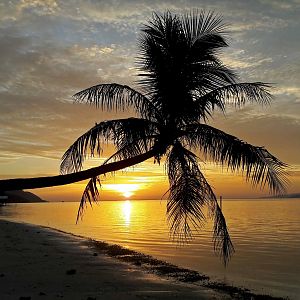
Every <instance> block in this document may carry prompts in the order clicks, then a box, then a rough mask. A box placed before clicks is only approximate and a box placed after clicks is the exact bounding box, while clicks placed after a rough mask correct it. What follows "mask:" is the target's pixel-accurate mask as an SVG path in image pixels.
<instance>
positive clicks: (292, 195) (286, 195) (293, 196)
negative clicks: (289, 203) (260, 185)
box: [261, 193, 300, 199]
mask: <svg viewBox="0 0 300 300" xmlns="http://www.w3.org/2000/svg"><path fill="white" fill-rule="evenodd" d="M261 198H264V199H269V198H300V193H293V194H285V195H278V196H267V197H261Z"/></svg>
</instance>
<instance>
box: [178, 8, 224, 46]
mask: <svg viewBox="0 0 300 300" xmlns="http://www.w3.org/2000/svg"><path fill="white" fill-rule="evenodd" d="M181 24H182V30H183V32H184V34H185V36H186V38H187V39H188V40H189V41H190V43H191V46H193V45H195V43H199V42H200V43H201V44H202V45H203V44H206V45H208V46H210V47H211V48H219V47H226V46H227V43H226V41H225V39H224V38H223V36H224V34H226V27H227V25H226V24H224V21H223V18H222V17H221V16H220V15H216V14H215V13H214V12H205V11H204V10H201V11H200V12H199V11H198V10H194V11H193V12H191V13H190V14H186V15H185V16H184V17H183V18H182V19H181ZM203 42H204V43H203Z"/></svg>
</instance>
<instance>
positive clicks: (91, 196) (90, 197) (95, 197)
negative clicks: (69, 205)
mask: <svg viewBox="0 0 300 300" xmlns="http://www.w3.org/2000/svg"><path fill="white" fill-rule="evenodd" d="M97 184H98V185H99V187H100V188H101V182H100V178H99V177H98V176H96V177H92V178H91V179H90V180H89V182H88V184H87V185H86V187H85V189H84V192H83V194H82V197H81V200H80V205H79V208H78V212H77V218H76V223H78V221H79V219H82V217H83V213H84V211H85V209H86V207H87V204H89V205H90V206H91V207H92V205H93V203H97V202H98V201H99V190H98V187H97Z"/></svg>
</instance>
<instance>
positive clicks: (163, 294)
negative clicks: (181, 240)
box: [0, 220, 230, 300]
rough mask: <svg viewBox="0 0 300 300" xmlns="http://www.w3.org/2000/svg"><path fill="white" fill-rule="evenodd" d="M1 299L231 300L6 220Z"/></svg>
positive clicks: (78, 241) (79, 241) (72, 239)
mask: <svg viewBox="0 0 300 300" xmlns="http://www.w3.org/2000/svg"><path fill="white" fill-rule="evenodd" d="M0 238H1V246H0V299H3V300H10V299H23V300H24V299H84V300H93V299H97V300H98V299H110V300H112V299H119V300H120V299H230V297H229V296H227V295H225V294H221V293H218V292H216V291H214V290H212V289H209V288H205V287H199V286H197V285H194V284H187V283H180V282H175V281H173V280H167V279H165V278H162V277H160V276H157V275H154V274H149V273H147V272H144V271H143V270H142V269H141V268H140V267H139V266H134V265H131V264H128V263H126V262H122V261H120V260H117V259H115V258H112V257H109V256H108V255H105V254H103V253H101V251H98V252H95V249H94V248H93V247H90V246H89V244H88V241H87V239H85V238H80V237H76V236H73V235H71V234H66V233H62V232H58V231H56V230H53V229H49V228H44V227H39V226H34V225H29V224H20V223H12V222H7V221H1V220H0Z"/></svg>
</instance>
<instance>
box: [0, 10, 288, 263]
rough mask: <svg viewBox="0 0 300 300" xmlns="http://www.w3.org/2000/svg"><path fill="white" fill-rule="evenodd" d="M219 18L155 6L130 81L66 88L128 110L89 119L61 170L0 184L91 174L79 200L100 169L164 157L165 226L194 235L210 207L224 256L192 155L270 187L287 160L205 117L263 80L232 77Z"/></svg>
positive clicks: (245, 98)
mask: <svg viewBox="0 0 300 300" xmlns="http://www.w3.org/2000/svg"><path fill="white" fill-rule="evenodd" d="M225 29H226V27H225V25H224V23H223V21H222V18H221V17H220V16H217V15H215V14H213V13H205V12H203V11H201V12H200V13H198V12H194V13H192V14H190V15H185V16H182V17H181V16H178V15H174V14H171V13H169V12H167V13H165V14H164V15H158V14H154V15H153V18H152V20H151V21H150V22H149V23H148V24H147V25H145V26H144V27H143V29H142V34H141V36H140V39H139V47H140V48H139V56H138V59H137V63H138V69H139V74H138V76H139V79H138V81H137V84H138V89H133V88H131V87H129V86H126V85H120V84H117V83H111V84H99V85H96V86H92V87H90V88H88V89H85V90H83V91H81V92H79V93H77V94H75V95H74V98H75V100H76V101H77V102H86V103H88V104H91V105H95V106H96V107H98V108H100V109H102V110H107V111H112V110H116V111H120V110H121V111H124V110H128V109H131V110H133V112H134V114H135V116H134V117H131V118H124V119H116V120H109V121H103V122H100V123H96V125H95V126H94V127H92V128H91V129H90V130H88V131H87V132H86V133H85V134H83V135H82V136H80V137H79V138H78V139H77V140H76V141H75V142H74V143H73V144H72V145H71V146H70V147H69V149H68V150H67V151H66V152H65V154H64V155H63V157H62V163H61V173H62V174H64V175H59V176H53V177H42V178H30V179H11V180H3V181H2V182H0V190H1V189H3V190H7V189H16V187H18V188H20V187H21V188H36V187H42V186H53V185H61V184H67V183H71V182H75V181H79V180H83V179H87V178H89V179H90V180H89V182H88V184H87V186H86V188H85V190H84V193H83V195H82V198H81V202H80V207H79V210H78V216H77V220H78V218H80V217H81V216H82V213H83V211H84V208H85V207H86V205H87V203H90V204H92V202H93V201H97V200H98V197H99V191H98V186H99V184H100V177H99V175H101V174H104V173H107V172H112V171H116V170H120V169H123V168H125V167H129V166H132V165H134V164H137V163H140V162H142V161H144V160H146V159H149V158H151V157H152V158H154V161H155V162H158V163H159V162H160V161H161V159H162V158H163V157H164V158H165V164H166V171H167V174H168V177H169V183H170V189H169V191H168V195H169V198H168V203H167V214H168V220H169V222H170V230H171V233H172V234H174V236H177V237H178V238H179V239H180V238H182V239H186V238H189V237H191V236H192V231H193V229H199V228H201V227H202V225H203V223H204V221H205V219H206V216H205V214H204V211H203V208H204V207H207V208H208V212H209V213H208V216H209V217H211V218H213V219H214V233H213V239H214V247H215V250H216V251H218V253H219V254H220V255H221V256H222V258H223V261H224V263H225V264H226V263H227V262H228V259H229V258H230V256H231V254H232V252H233V251H234V248H233V245H232V242H231V239H230V236H229V233H228V229H227V225H226V222H225V218H224V216H223V214H222V211H221V209H220V207H219V205H218V202H217V198H216V196H215V194H214V191H213V189H212V188H211V186H210V185H209V183H208V182H207V180H206V179H205V177H204V175H203V173H202V170H201V166H200V164H199V159H198V157H200V156H201V159H208V160H211V161H214V162H215V163H217V164H220V165H221V166H226V167H227V168H228V169H230V170H231V171H233V172H235V171H241V172H242V173H243V174H244V176H245V178H246V180H249V181H251V182H252V184H254V185H261V186H262V187H264V186H265V185H267V186H268V187H269V189H270V191H271V192H273V193H277V194H278V193H282V192H283V191H284V189H285V183H286V177H285V171H284V169H285V167H286V165H285V164H284V163H283V162H281V161H280V160H278V159H277V158H276V157H274V156H273V155H272V154H270V153H269V152H268V151H267V150H266V149H265V148H263V147H256V146H253V145H250V144H248V143H246V142H244V141H242V140H240V139H238V138H237V137H235V136H232V135H229V134H227V133H225V132H223V131H221V130H219V129H216V128H214V127H212V126H210V125H208V121H209V118H210V117H211V116H212V114H213V112H214V111H215V110H216V109H218V110H220V111H221V112H223V113H224V114H225V112H226V107H227V106H228V105H231V106H232V105H235V106H236V107H241V106H243V105H244V104H246V103H247V102H249V101H250V102H258V103H261V104H268V103H270V101H271V100H272V96H271V94H270V93H269V88H270V86H269V85H268V84H265V83H261V82H254V83H244V82H238V78H237V75H236V74H235V73H234V72H233V71H232V70H231V69H229V68H228V67H226V66H225V65H224V64H222V62H221V61H220V60H219V58H218V53H219V50H220V49H222V48H224V47H227V46H228V44H227V42H226V39H225V35H226V32H225ZM108 141H109V142H112V143H113V144H114V146H115V147H116V152H115V153H114V154H113V155H112V156H111V157H109V158H108V159H107V160H106V161H105V162H104V164H103V165H101V166H98V167H95V168H92V169H88V170H84V171H83V170H82V168H83V163H84V160H85V159H86V158H87V157H89V156H92V157H93V156H101V153H102V151H103V145H104V143H105V142H108Z"/></svg>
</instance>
